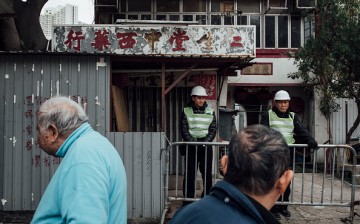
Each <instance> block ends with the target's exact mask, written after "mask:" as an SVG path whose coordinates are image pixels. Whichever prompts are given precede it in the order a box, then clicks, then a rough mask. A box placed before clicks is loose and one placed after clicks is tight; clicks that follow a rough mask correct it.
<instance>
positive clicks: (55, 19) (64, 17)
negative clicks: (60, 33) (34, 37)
mask: <svg viewBox="0 0 360 224" xmlns="http://www.w3.org/2000/svg"><path fill="white" fill-rule="evenodd" d="M78 23H79V21H78V6H76V5H69V4H66V5H65V6H58V7H57V8H48V9H45V11H44V13H43V14H41V15H40V25H41V28H42V29H43V32H44V34H45V37H46V38H47V39H48V40H50V39H51V36H52V32H53V30H52V26H53V25H55V24H78Z"/></svg>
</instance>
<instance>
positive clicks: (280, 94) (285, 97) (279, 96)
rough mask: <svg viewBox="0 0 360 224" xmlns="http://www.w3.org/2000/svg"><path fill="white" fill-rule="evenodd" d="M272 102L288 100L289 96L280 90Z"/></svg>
mask: <svg viewBox="0 0 360 224" xmlns="http://www.w3.org/2000/svg"><path fill="white" fill-rule="evenodd" d="M274 100H290V95H289V93H288V92H286V91H285V90H280V91H278V92H277V93H276V94H275V97H274Z"/></svg>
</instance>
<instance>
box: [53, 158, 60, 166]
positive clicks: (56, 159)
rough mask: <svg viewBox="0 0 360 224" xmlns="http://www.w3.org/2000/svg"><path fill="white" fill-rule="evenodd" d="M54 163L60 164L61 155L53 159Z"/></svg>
mask: <svg viewBox="0 0 360 224" xmlns="http://www.w3.org/2000/svg"><path fill="white" fill-rule="evenodd" d="M52 164H53V165H58V164H60V158H59V157H53V159H52Z"/></svg>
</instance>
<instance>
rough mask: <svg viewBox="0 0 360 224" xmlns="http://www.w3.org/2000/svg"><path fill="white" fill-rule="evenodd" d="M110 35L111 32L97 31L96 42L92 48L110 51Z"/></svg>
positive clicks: (92, 44)
mask: <svg viewBox="0 0 360 224" xmlns="http://www.w3.org/2000/svg"><path fill="white" fill-rule="evenodd" d="M108 34H109V32H108V31H107V30H104V31H103V32H101V30H98V31H96V32H95V38H94V40H95V42H93V43H91V46H93V47H94V48H95V49H98V50H100V51H102V50H103V49H104V48H105V49H108V48H109V47H108V46H109V45H111V44H110V42H109V40H108V37H109V36H108Z"/></svg>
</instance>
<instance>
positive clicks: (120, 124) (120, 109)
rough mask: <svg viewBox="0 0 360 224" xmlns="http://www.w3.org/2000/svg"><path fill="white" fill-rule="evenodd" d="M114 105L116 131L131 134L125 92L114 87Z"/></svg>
mask: <svg viewBox="0 0 360 224" xmlns="http://www.w3.org/2000/svg"><path fill="white" fill-rule="evenodd" d="M111 89H112V95H113V105H114V111H115V121H116V127H117V128H116V130H117V131H120V132H129V131H130V127H129V116H128V113H127V110H126V103H125V97H124V92H123V91H122V89H121V88H119V87H117V86H114V85H112V88H111Z"/></svg>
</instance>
